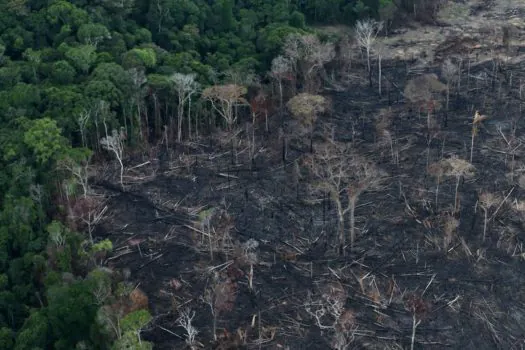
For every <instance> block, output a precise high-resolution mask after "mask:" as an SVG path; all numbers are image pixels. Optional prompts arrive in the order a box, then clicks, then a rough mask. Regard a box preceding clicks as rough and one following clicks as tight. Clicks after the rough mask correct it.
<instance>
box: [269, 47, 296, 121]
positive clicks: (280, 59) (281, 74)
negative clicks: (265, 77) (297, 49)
mask: <svg viewBox="0 0 525 350" xmlns="http://www.w3.org/2000/svg"><path fill="white" fill-rule="evenodd" d="M291 75H292V62H290V59H288V58H286V57H284V56H277V57H275V58H274V59H273V60H272V70H271V72H270V76H271V77H272V78H273V79H275V80H276V81H277V85H278V87H279V113H282V109H283V81H284V80H285V79H288V80H291V79H290V78H291Z"/></svg>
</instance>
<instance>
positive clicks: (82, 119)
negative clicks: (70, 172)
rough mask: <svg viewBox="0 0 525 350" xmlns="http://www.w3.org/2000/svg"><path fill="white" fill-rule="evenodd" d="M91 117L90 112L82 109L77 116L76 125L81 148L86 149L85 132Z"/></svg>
mask: <svg viewBox="0 0 525 350" xmlns="http://www.w3.org/2000/svg"><path fill="white" fill-rule="evenodd" d="M90 117H91V111H90V110H87V109H83V110H82V111H81V112H80V113H79V116H78V119H77V123H78V127H79V131H80V137H81V139H82V147H87V142H86V136H87V135H86V132H87V125H88V122H89V119H90Z"/></svg>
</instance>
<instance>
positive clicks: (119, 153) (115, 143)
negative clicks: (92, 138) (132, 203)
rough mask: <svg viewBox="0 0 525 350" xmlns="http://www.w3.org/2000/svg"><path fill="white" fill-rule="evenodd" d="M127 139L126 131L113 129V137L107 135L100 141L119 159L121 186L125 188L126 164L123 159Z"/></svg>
mask: <svg viewBox="0 0 525 350" xmlns="http://www.w3.org/2000/svg"><path fill="white" fill-rule="evenodd" d="M125 139H126V134H125V133H124V130H122V129H121V130H120V132H119V131H117V130H115V129H113V132H112V133H111V135H108V134H107V130H106V137H103V138H102V139H100V145H101V146H102V147H103V148H104V149H106V150H107V151H109V152H112V153H113V154H114V155H115V158H117V160H118V162H119V164H120V185H121V186H122V188H124V163H123V162H122V159H123V158H122V157H123V153H124V140H125Z"/></svg>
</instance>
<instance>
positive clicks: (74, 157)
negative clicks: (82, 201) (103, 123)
mask: <svg viewBox="0 0 525 350" xmlns="http://www.w3.org/2000/svg"><path fill="white" fill-rule="evenodd" d="M69 153H70V154H68V155H67V156H66V157H64V158H63V159H61V160H59V162H58V166H59V168H62V169H64V170H66V171H67V172H69V174H70V175H71V176H73V178H74V179H75V182H76V183H77V184H78V185H79V186H80V187H81V188H82V195H83V197H84V198H85V197H87V195H88V193H89V183H88V179H89V172H88V170H89V161H90V160H91V156H92V152H91V151H90V150H89V149H85V148H84V149H77V148H75V149H72V150H71V151H70V152H69Z"/></svg>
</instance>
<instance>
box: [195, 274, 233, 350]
mask: <svg viewBox="0 0 525 350" xmlns="http://www.w3.org/2000/svg"><path fill="white" fill-rule="evenodd" d="M236 293H237V283H236V282H234V281H233V280H232V279H230V278H228V277H226V278H223V277H222V276H221V275H220V274H219V273H218V272H216V271H213V277H212V281H210V285H209V286H208V287H207V288H206V290H205V292H204V297H203V299H204V302H205V303H206V304H208V306H209V307H210V312H211V315H212V328H213V338H214V340H217V319H218V317H219V314H220V313H221V312H226V311H231V310H232V309H233V306H234V303H235V299H236Z"/></svg>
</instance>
